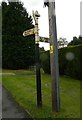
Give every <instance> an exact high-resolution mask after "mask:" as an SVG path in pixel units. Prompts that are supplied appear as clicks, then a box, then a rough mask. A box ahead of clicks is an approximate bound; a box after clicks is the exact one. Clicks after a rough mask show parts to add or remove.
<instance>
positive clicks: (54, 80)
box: [44, 0, 60, 112]
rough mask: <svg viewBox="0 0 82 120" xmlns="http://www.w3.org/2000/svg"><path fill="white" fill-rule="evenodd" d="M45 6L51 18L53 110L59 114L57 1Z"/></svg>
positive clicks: (47, 3)
mask: <svg viewBox="0 0 82 120" xmlns="http://www.w3.org/2000/svg"><path fill="white" fill-rule="evenodd" d="M44 5H45V6H48V16H49V33H50V64H51V78H52V110H53V111H55V112H59V111H60V92H59V65H58V48H57V30H56V14H55V0H45V1H44Z"/></svg>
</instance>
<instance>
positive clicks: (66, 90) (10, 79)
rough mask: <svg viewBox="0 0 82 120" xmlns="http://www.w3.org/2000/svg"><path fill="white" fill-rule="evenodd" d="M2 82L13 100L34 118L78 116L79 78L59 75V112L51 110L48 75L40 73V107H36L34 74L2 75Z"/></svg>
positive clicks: (49, 79)
mask: <svg viewBox="0 0 82 120" xmlns="http://www.w3.org/2000/svg"><path fill="white" fill-rule="evenodd" d="M3 72H4V71H3ZM5 72H7V71H5ZM9 72H12V71H9ZM13 72H15V73H16V72H19V71H13ZM21 72H23V71H21ZM2 83H3V85H4V87H5V88H6V89H8V91H9V92H10V93H11V94H12V96H13V97H14V98H15V100H16V101H17V102H18V103H19V104H20V105H21V106H22V107H23V108H24V109H25V110H26V111H27V112H29V113H30V114H31V115H32V116H33V117H34V118H52V119H53V118H80V81H79V80H74V79H71V78H69V77H65V76H64V77H60V102H61V110H60V112H59V113H54V112H52V102H51V78H50V75H44V74H43V75H42V101H43V107H42V109H39V108H37V105H36V76H35V75H20V74H19V75H3V76H2Z"/></svg>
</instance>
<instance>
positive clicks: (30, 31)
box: [23, 11, 42, 107]
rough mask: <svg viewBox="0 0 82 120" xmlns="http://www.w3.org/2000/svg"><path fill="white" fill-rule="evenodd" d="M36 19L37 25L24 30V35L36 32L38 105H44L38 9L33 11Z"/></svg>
mask: <svg viewBox="0 0 82 120" xmlns="http://www.w3.org/2000/svg"><path fill="white" fill-rule="evenodd" d="M33 17H34V20H35V27H34V28H32V29H30V30H26V31H24V32H23V36H28V35H32V34H35V59H36V86H37V106H38V107H42V95H41V73H40V56H39V32H38V18H39V17H40V15H39V13H38V11H35V13H34V11H33Z"/></svg>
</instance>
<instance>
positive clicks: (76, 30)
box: [0, 0, 81, 42]
mask: <svg viewBox="0 0 82 120" xmlns="http://www.w3.org/2000/svg"><path fill="white" fill-rule="evenodd" d="M0 1H1V0H0ZM21 1H22V2H23V3H24V7H25V8H26V9H27V12H29V14H30V15H32V10H38V12H39V14H40V15H41V17H40V18H39V29H40V30H39V34H40V36H43V37H49V25H48V8H47V7H43V4H44V0H21ZM55 2H56V23H57V38H60V37H64V38H66V39H67V41H68V42H69V41H71V40H72V38H73V36H77V37H78V36H79V35H80V2H81V0H55Z"/></svg>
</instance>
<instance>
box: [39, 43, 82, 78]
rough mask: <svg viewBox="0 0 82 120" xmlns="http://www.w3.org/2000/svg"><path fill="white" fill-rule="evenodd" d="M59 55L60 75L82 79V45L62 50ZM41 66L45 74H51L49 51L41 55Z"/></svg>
mask: <svg viewBox="0 0 82 120" xmlns="http://www.w3.org/2000/svg"><path fill="white" fill-rule="evenodd" d="M58 53H59V73H60V75H67V76H70V77H72V78H75V79H82V73H81V68H82V64H81V61H82V56H81V55H82V45H77V46H70V47H65V48H61V49H59V50H58ZM41 65H42V68H43V70H44V72H45V73H50V55H49V51H47V52H44V53H43V54H42V55H41Z"/></svg>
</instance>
